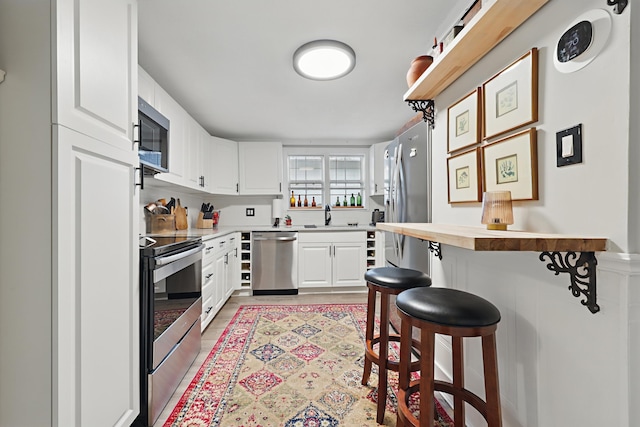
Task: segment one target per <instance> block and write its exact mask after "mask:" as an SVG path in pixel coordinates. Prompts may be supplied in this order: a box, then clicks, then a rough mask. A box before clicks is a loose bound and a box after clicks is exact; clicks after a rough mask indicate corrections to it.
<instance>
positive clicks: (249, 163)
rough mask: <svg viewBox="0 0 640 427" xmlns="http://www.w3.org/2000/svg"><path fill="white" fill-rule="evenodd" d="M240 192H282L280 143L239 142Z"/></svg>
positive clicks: (256, 193) (245, 193)
mask: <svg viewBox="0 0 640 427" xmlns="http://www.w3.org/2000/svg"><path fill="white" fill-rule="evenodd" d="M238 162H239V177H240V194H243V195H260V194H274V195H277V194H282V144H281V143H280V142H239V143H238Z"/></svg>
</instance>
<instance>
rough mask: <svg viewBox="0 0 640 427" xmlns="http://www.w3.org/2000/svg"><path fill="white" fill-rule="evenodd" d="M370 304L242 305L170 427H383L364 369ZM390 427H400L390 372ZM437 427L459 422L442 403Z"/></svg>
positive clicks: (387, 422) (374, 376)
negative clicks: (367, 315)
mask: <svg viewBox="0 0 640 427" xmlns="http://www.w3.org/2000/svg"><path fill="white" fill-rule="evenodd" d="M366 309H367V306H366V304H329V305H320V304H314V305H295V306H289V305H249V306H241V307H240V308H239V309H238V312H237V313H236V314H235V316H234V317H233V319H232V320H231V322H230V323H229V325H228V326H227V328H226V330H225V331H224V333H223V334H222V335H221V337H220V339H219V340H218V342H217V343H216V345H215V346H214V348H213V350H211V353H210V354H209V356H208V357H207V359H206V360H205V362H204V363H203V365H202V367H201V368H200V369H199V371H198V373H197V374H196V376H195V378H194V379H193V381H192V382H191V384H190V385H189V387H188V388H187V390H186V391H185V393H184V395H183V396H182V398H181V399H180V401H179V402H178V404H177V405H176V407H175V408H174V410H173V412H172V413H171V415H170V416H169V418H168V420H167V422H166V423H165V425H164V426H165V427H169V426H174V427H175V426H181V427H187V426H189V427H196V426H197V427H204V426H216V427H217V426H229V427H231V426H233V427H279V426H285V427H337V426H340V427H358V426H363V427H364V426H376V425H377V423H376V421H375V417H376V404H375V402H376V396H377V393H376V388H375V385H376V384H377V382H378V377H377V370H376V366H375V365H374V369H373V373H372V375H371V377H370V379H369V384H371V386H363V385H361V383H360V381H361V378H362V370H363V366H364V330H365V325H366ZM389 383H390V387H389V399H388V401H387V411H386V416H385V420H384V421H385V423H384V425H386V426H395V425H396V414H395V399H396V394H395V392H394V388H395V387H396V385H397V374H396V373H390V377H389ZM435 404H436V413H437V417H438V419H437V420H436V421H434V425H435V426H437V427H451V426H452V425H453V422H452V421H451V419H450V418H449V417H448V416H447V414H446V412H445V411H444V409H443V408H442V407H441V406H440V404H439V403H438V402H437V401H435Z"/></svg>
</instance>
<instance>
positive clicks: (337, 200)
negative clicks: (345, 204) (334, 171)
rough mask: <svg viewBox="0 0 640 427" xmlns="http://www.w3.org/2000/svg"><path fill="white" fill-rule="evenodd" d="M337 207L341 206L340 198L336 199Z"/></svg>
mask: <svg viewBox="0 0 640 427" xmlns="http://www.w3.org/2000/svg"><path fill="white" fill-rule="evenodd" d="M336 206H340V196H337V197H336Z"/></svg>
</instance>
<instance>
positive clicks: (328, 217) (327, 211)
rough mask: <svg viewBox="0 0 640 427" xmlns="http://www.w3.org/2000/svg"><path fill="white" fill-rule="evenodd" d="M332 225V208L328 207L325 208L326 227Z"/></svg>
mask: <svg viewBox="0 0 640 427" xmlns="http://www.w3.org/2000/svg"><path fill="white" fill-rule="evenodd" d="M329 224H331V207H330V206H329V205H326V206H325V207H324V225H329Z"/></svg>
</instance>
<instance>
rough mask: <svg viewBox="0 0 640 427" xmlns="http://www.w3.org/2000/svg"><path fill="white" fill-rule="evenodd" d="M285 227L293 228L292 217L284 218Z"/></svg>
mask: <svg viewBox="0 0 640 427" xmlns="http://www.w3.org/2000/svg"><path fill="white" fill-rule="evenodd" d="M284 225H286V226H287V227H291V217H290V216H289V215H287V216H285V217H284Z"/></svg>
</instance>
